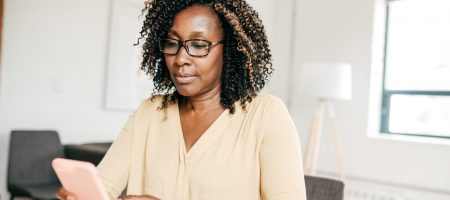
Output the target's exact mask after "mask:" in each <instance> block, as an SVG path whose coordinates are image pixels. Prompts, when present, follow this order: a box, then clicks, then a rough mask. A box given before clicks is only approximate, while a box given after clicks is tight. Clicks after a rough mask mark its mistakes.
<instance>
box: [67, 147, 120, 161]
mask: <svg viewBox="0 0 450 200" xmlns="http://www.w3.org/2000/svg"><path fill="white" fill-rule="evenodd" d="M111 144H112V143H111V142H106V143H87V144H67V145H64V152H65V155H66V158H69V159H74V160H81V161H87V162H90V163H92V164H94V165H98V164H99V163H100V161H101V160H102V158H103V156H105V154H106V152H107V151H108V149H109V147H110V146H111Z"/></svg>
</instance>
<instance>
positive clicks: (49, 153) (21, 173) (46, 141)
mask: <svg viewBox="0 0 450 200" xmlns="http://www.w3.org/2000/svg"><path fill="white" fill-rule="evenodd" d="M57 157H64V150H63V146H62V144H61V142H60V140H59V136H58V133H57V132H56V131H26V130H16V131H12V132H11V138H10V143H9V162H8V181H7V182H8V191H9V192H10V193H11V200H12V199H14V197H30V198H32V199H56V195H55V194H56V190H57V189H58V188H59V187H61V184H60V183H59V181H58V178H57V177H56V174H55V173H54V172H53V168H52V166H51V162H52V160H53V159H54V158H57Z"/></svg>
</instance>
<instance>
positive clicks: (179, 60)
mask: <svg viewBox="0 0 450 200" xmlns="http://www.w3.org/2000/svg"><path fill="white" fill-rule="evenodd" d="M191 62H192V56H190V55H189V53H188V52H187V50H186V48H185V47H184V46H181V47H180V50H179V51H178V53H177V54H176V55H175V63H176V64H177V65H178V66H183V65H190V64H191Z"/></svg>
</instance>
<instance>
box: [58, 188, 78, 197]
mask: <svg viewBox="0 0 450 200" xmlns="http://www.w3.org/2000/svg"><path fill="white" fill-rule="evenodd" d="M56 197H58V199H62V200H76V198H75V194H74V193H72V192H69V191H67V190H66V189H64V188H63V187H61V188H59V190H58V191H56Z"/></svg>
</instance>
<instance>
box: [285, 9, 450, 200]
mask: <svg viewBox="0 0 450 200" xmlns="http://www.w3.org/2000/svg"><path fill="white" fill-rule="evenodd" d="M297 3H298V4H297V9H296V11H297V18H296V20H297V22H296V41H295V46H296V47H295V55H296V58H295V59H294V60H295V61H294V63H295V65H294V69H293V71H294V72H296V73H297V74H296V73H293V74H292V75H293V76H292V78H293V83H294V84H295V83H296V79H295V77H298V71H299V66H300V65H301V64H302V63H306V62H317V61H319V62H320V61H322V62H333V61H337V62H349V63H351V64H352V65H353V77H352V79H353V99H352V100H351V101H341V102H337V105H336V107H337V108H336V113H337V117H338V126H339V128H340V132H341V136H342V145H343V153H344V162H345V169H346V171H347V174H348V176H350V177H352V178H358V179H364V180H374V181H378V182H382V183H391V184H395V185H402V186H411V187H414V188H420V189H427V190H432V191H440V192H446V193H448V194H450V159H448V158H449V155H450V146H449V145H444V144H429V143H417V142H406V141H398V140H389V139H375V138H368V136H367V135H368V131H367V126H368V106H369V86H370V85H369V83H370V78H371V77H370V76H371V74H370V73H371V70H370V67H371V63H372V60H371V59H372V57H371V55H372V46H371V43H372V30H373V21H374V18H373V14H374V5H375V2H374V0H364V1H361V0H340V1H335V0H315V1H311V0H298V1H297ZM373 59H378V58H373ZM376 67H380V66H376ZM292 102H293V104H292V109H291V112H292V114H293V115H294V117H295V119H296V122H297V123H298V124H297V125H298V127H299V131H300V136H301V139H302V141H303V144H304V145H303V146H304V147H305V146H306V145H305V142H306V138H307V136H306V133H307V131H308V129H309V123H310V121H311V118H312V115H313V112H314V106H315V102H314V100H313V99H312V97H308V96H302V95H301V94H298V93H295V94H294V95H293V99H292ZM324 123H325V126H327V125H328V124H327V123H328V121H325V122H324ZM328 127H329V126H328ZM328 127H325V130H324V131H325V134H324V136H323V138H322V144H321V149H320V157H319V163H318V168H319V171H322V173H332V174H337V166H336V164H335V163H336V161H335V156H334V146H333V144H332V143H331V138H330V132H329V128H328ZM449 197H450V195H449Z"/></svg>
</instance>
